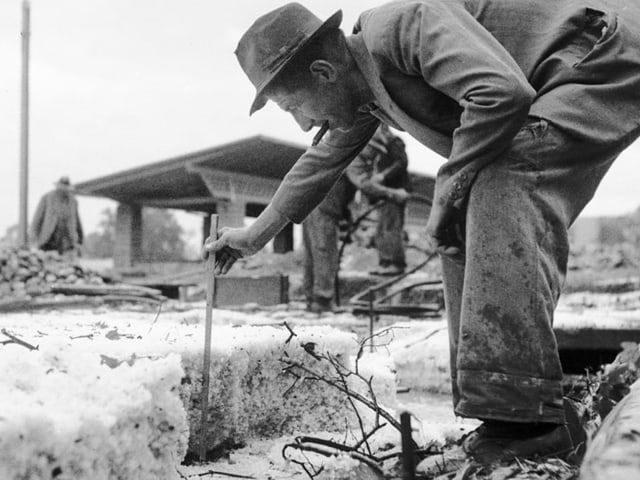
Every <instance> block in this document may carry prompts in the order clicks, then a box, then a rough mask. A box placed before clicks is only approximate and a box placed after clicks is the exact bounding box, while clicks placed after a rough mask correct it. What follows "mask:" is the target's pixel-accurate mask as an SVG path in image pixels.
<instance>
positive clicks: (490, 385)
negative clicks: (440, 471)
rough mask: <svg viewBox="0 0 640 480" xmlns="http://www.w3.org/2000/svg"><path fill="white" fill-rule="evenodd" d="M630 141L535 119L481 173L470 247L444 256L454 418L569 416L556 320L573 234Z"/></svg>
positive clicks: (471, 205) (556, 419) (470, 209)
mask: <svg viewBox="0 0 640 480" xmlns="http://www.w3.org/2000/svg"><path fill="white" fill-rule="evenodd" d="M630 142H631V139H629V138H627V139H624V140H621V141H620V142H619V143H618V144H616V145H613V146H612V145H598V144H593V143H592V144H587V143H586V142H584V141H580V140H578V139H575V138H573V137H570V136H569V135H566V134H565V133H563V132H562V131H561V130H560V129H558V128H556V127H554V126H553V125H551V124H548V123H547V122H546V121H545V120H542V119H535V118H530V119H529V122H528V123H527V124H526V125H525V127H523V128H522V130H521V131H520V132H519V133H518V134H517V135H516V137H515V139H514V141H513V144H512V146H511V148H510V149H509V150H508V151H507V152H506V153H505V154H504V155H503V156H501V157H500V158H499V159H496V161H494V162H493V163H491V164H490V165H488V166H487V167H485V168H484V169H482V170H481V171H480V172H479V173H478V175H477V177H476V179H475V181H474V183H473V185H472V187H471V190H470V193H469V198H468V204H467V205H468V206H467V214H466V249H465V253H464V254H462V255H461V256H459V257H443V259H442V260H443V274H444V281H445V300H446V306H447V311H448V320H449V333H450V347H451V375H452V383H453V401H454V409H455V412H456V414H458V415H460V416H463V417H472V418H480V419H493V420H504V421H513V422H550V423H563V422H564V411H563V407H562V368H561V365H560V360H559V356H558V347H557V343H556V338H555V335H554V333H553V329H552V326H553V312H554V309H555V307H556V304H557V301H558V297H559V295H560V289H561V287H562V283H563V281H564V278H565V274H566V266H567V259H568V253H569V242H568V234H567V230H568V228H569V226H570V225H571V223H572V222H573V221H574V220H575V218H576V217H577V215H578V214H579V213H580V211H581V210H582V209H583V208H584V206H585V205H586V204H587V202H588V201H589V200H590V199H591V197H592V196H593V194H594V192H595V190H596V188H597V186H598V184H599V182H600V180H601V179H602V177H603V175H604V174H605V173H606V171H607V169H608V168H609V166H610V165H611V163H612V162H613V160H614V159H615V158H616V157H617V155H618V154H619V153H620V152H621V151H622V149H623V148H624V147H625V146H626V145H628V144H629V143H630Z"/></svg>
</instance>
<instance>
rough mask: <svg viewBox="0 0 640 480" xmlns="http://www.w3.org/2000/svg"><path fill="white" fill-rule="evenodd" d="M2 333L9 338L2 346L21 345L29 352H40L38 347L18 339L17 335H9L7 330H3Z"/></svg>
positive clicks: (0, 343) (1, 343)
mask: <svg viewBox="0 0 640 480" xmlns="http://www.w3.org/2000/svg"><path fill="white" fill-rule="evenodd" d="M1 332H2V334H3V335H5V336H6V337H9V340H5V341H3V342H0V345H8V344H10V343H15V344H16V345H20V346H22V347H25V348H28V349H29V350H38V347H34V346H33V345H31V344H30V343H28V342H25V341H24V340H22V339H20V338H18V337H16V336H15V335H13V334H11V333H9V332H8V331H7V329H6V328H3V329H2V330H1Z"/></svg>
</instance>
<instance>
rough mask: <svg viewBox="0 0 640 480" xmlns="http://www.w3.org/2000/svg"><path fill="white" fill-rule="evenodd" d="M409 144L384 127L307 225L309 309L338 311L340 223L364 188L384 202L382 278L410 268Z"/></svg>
mask: <svg viewBox="0 0 640 480" xmlns="http://www.w3.org/2000/svg"><path fill="white" fill-rule="evenodd" d="M407 165H408V160H407V155H406V152H405V150H404V142H402V140H401V139H400V138H399V137H397V136H395V135H393V134H392V133H391V132H390V131H389V129H388V128H387V127H386V126H381V127H380V128H379V129H378V130H377V131H376V133H375V134H374V136H373V137H372V138H371V140H370V141H369V143H368V144H367V146H366V147H365V148H364V149H363V150H362V151H361V152H360V153H359V154H358V156H357V157H356V158H355V159H354V160H353V161H352V162H351V164H350V165H349V166H348V167H347V170H346V172H345V174H344V175H342V176H341V177H340V179H339V180H338V181H337V182H336V184H335V185H334V186H333V187H332V188H331V190H330V192H329V193H328V194H327V196H326V197H325V198H324V199H323V200H322V202H320V204H319V205H318V206H317V207H316V208H315V209H313V211H312V212H311V213H310V214H309V215H308V216H307V217H306V218H305V219H304V221H303V222H302V240H303V245H304V256H303V261H302V290H303V292H304V295H305V298H306V302H307V310H309V311H310V312H313V313H324V312H330V311H332V310H333V308H334V291H335V284H334V283H335V278H336V274H337V272H338V269H339V268H340V266H339V261H340V258H339V249H338V237H339V228H340V222H341V221H342V220H344V219H345V217H347V214H348V209H349V204H350V203H351V202H352V201H353V199H354V196H355V193H356V191H357V190H360V191H361V192H362V193H363V194H364V195H366V196H367V198H368V199H369V202H372V203H376V202H380V205H379V207H378V209H377V210H378V215H377V222H376V235H375V245H376V249H377V250H378V258H379V264H380V268H379V269H378V270H376V271H375V273H376V274H380V275H397V274H399V273H402V272H403V271H404V269H405V267H406V263H405V252H404V235H403V233H404V213H405V207H406V203H407V200H408V198H409V193H408V192H407V190H406V187H408V184H409V175H408V173H407Z"/></svg>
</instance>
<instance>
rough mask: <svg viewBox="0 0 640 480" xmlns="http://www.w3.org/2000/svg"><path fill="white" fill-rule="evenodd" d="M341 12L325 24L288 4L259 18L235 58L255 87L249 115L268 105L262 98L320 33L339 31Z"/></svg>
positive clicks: (310, 14) (241, 43)
mask: <svg viewBox="0 0 640 480" xmlns="http://www.w3.org/2000/svg"><path fill="white" fill-rule="evenodd" d="M341 21H342V10H338V11H337V12H336V13H334V14H333V15H331V16H330V17H329V19H327V20H326V21H325V22H323V21H322V20H320V19H319V18H318V17H316V16H315V15H314V14H313V13H311V12H310V11H309V10H307V8H305V7H304V6H302V5H300V4H299V3H288V4H286V5H284V6H282V7H280V8H278V9H276V10H273V11H271V12H269V13H267V14H265V15H263V16H262V17H260V18H258V19H257V20H256V21H255V22H254V23H253V25H251V27H250V28H249V30H247V31H246V33H245V34H244V35H243V36H242V38H241V39H240V42H239V43H238V48H237V49H236V52H235V53H236V56H237V57H238V61H239V62H240V66H241V67H242V69H243V70H244V73H246V74H247V77H249V80H251V83H253V85H254V86H255V87H256V97H255V99H254V100H253V104H252V105H251V110H250V111H249V115H251V114H253V112H255V111H256V110H260V109H261V108H262V107H264V106H265V104H266V103H267V99H266V98H265V97H264V96H263V95H262V92H263V91H264V89H265V88H266V87H267V85H269V83H270V82H271V81H272V80H273V79H274V78H275V77H276V75H278V73H279V72H281V71H282V69H283V68H284V66H285V65H286V64H287V63H288V62H289V61H290V60H291V59H292V58H293V57H294V56H295V55H296V53H298V52H300V50H301V49H302V47H304V46H305V45H307V44H308V43H309V42H310V41H311V40H312V39H314V38H316V37H317V36H318V35H319V34H320V33H322V32H325V31H327V30H329V29H331V28H338V27H339V26H340V22H341Z"/></svg>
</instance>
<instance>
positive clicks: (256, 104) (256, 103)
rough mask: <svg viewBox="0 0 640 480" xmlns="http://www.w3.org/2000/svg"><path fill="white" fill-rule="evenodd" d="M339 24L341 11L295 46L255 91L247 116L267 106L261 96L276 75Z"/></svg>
mask: <svg viewBox="0 0 640 480" xmlns="http://www.w3.org/2000/svg"><path fill="white" fill-rule="evenodd" d="M341 23H342V10H338V11H337V12H336V13H334V14H333V15H331V16H330V17H329V18H327V19H326V20H325V21H324V22H323V23H322V25H320V26H319V27H318V29H317V30H316V31H315V32H313V33H312V34H311V35H309V38H307V39H306V40H305V41H304V42H302V43H301V44H300V45H298V46H297V48H296V49H295V51H294V52H293V54H292V55H291V57H289V58H288V59H287V60H286V61H285V62H283V63H282V65H280V66H279V67H278V68H277V69H276V70H274V71H273V72H272V73H271V75H270V77H269V78H268V79H267V81H265V82H264V83H263V84H262V85H261V86H260V88H259V89H258V90H256V97H255V98H254V100H253V103H252V104H251V108H250V109H249V116H251V115H253V114H254V112H257V111H258V110H260V109H261V108H262V107H264V106H265V105H266V104H267V100H268V99H267V97H265V96H264V95H263V92H264V90H265V88H267V86H269V85H270V84H271V82H273V80H274V79H275V78H276V77H277V76H278V74H279V73H280V72H281V71H282V69H283V68H284V67H286V66H287V64H288V63H289V62H290V61H291V60H292V59H294V58H296V57H297V56H298V54H299V53H300V51H301V50H302V49H303V48H304V46H305V45H308V44H309V42H311V41H312V40H314V39H315V38H317V37H318V35H320V34H321V33H323V32H326V31H327V30H330V29H332V28H338V27H340V24H341Z"/></svg>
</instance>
